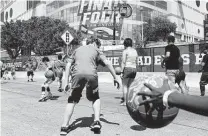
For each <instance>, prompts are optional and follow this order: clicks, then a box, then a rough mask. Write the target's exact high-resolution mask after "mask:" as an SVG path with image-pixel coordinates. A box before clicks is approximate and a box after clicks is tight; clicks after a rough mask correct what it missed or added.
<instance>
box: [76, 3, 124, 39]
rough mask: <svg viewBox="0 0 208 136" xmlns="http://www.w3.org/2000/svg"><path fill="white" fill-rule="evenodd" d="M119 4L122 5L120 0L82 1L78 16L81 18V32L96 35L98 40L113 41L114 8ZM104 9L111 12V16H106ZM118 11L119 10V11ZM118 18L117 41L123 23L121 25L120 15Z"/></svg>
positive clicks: (117, 15)
mask: <svg viewBox="0 0 208 136" xmlns="http://www.w3.org/2000/svg"><path fill="white" fill-rule="evenodd" d="M118 3H122V1H120V0H81V1H80V4H79V10H78V16H81V21H80V28H79V29H80V30H81V31H82V32H84V33H87V34H92V35H94V34H96V35H97V36H98V38H100V39H103V40H109V39H113V38H112V37H113V28H114V25H113V21H114V12H112V9H113V7H114V6H115V7H116V6H117V5H118ZM104 7H107V8H108V10H111V11H110V12H109V13H110V14H109V16H106V11H105V10H104ZM117 10H118V9H117ZM115 16H116V25H115V26H116V27H115V28H116V32H115V35H116V39H120V35H121V28H122V26H121V25H122V23H120V14H118V13H117V14H115Z"/></svg>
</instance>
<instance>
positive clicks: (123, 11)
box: [104, 3, 132, 45]
mask: <svg viewBox="0 0 208 136" xmlns="http://www.w3.org/2000/svg"><path fill="white" fill-rule="evenodd" d="M104 11H105V16H110V14H113V45H115V44H116V43H115V40H116V16H117V15H118V14H120V15H121V18H128V17H130V16H131V14H132V8H131V6H130V5H129V4H126V3H125V4H120V3H119V4H118V5H117V6H114V7H113V9H108V7H104ZM128 11H129V12H128ZM112 12H113V13H112ZM128 13H129V14H128Z"/></svg>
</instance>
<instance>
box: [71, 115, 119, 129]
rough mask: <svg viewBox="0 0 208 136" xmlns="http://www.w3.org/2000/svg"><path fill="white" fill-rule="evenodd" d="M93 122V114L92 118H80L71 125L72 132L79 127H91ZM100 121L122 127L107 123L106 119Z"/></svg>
mask: <svg viewBox="0 0 208 136" xmlns="http://www.w3.org/2000/svg"><path fill="white" fill-rule="evenodd" d="M100 116H103V114H101V115H100ZM93 121H94V114H92V117H82V118H78V119H76V120H75V121H74V122H73V123H72V124H71V126H72V130H71V131H73V130H75V129H77V128H79V127H80V128H83V127H90V125H91V124H92V123H93ZM100 121H102V122H105V123H108V124H113V125H120V124H119V123H115V122H110V121H107V120H106V119H104V118H102V117H101V118H100ZM101 125H102V124H101Z"/></svg>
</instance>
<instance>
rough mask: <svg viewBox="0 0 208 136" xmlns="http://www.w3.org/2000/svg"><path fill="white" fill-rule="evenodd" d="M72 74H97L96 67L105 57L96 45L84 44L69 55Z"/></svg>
mask: <svg viewBox="0 0 208 136" xmlns="http://www.w3.org/2000/svg"><path fill="white" fill-rule="evenodd" d="M71 59H72V69H71V70H72V71H71V72H72V75H76V74H85V75H97V67H98V65H99V64H103V60H105V59H106V57H105V56H104V55H103V52H101V51H100V50H99V49H98V48H97V47H94V46H92V45H84V46H80V47H79V48H77V49H76V50H75V51H74V53H73V54H72V56H71Z"/></svg>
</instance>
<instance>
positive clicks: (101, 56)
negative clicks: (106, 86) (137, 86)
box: [100, 55, 120, 89]
mask: <svg viewBox="0 0 208 136" xmlns="http://www.w3.org/2000/svg"><path fill="white" fill-rule="evenodd" d="M100 59H101V60H102V62H103V63H104V64H105V66H106V67H107V68H108V69H109V70H110V73H111V75H112V76H113V79H114V85H115V86H116V85H117V88H118V89H119V88H120V84H119V80H118V78H117V76H116V73H115V70H114V68H113V65H112V64H111V63H110V62H109V61H108V60H107V58H106V57H105V56H104V55H100Z"/></svg>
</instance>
